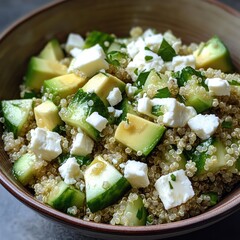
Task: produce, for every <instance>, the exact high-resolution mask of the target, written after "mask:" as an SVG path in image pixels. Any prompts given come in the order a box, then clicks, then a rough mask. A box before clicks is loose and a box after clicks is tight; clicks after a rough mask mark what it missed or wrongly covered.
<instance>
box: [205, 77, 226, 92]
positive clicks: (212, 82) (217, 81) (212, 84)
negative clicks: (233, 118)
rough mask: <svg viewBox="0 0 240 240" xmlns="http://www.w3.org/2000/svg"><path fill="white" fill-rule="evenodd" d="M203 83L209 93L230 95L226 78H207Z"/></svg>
mask: <svg viewBox="0 0 240 240" xmlns="http://www.w3.org/2000/svg"><path fill="white" fill-rule="evenodd" d="M205 83H206V84H207V86H208V89H209V92H210V94H212V95H214V96H230V85H229V83H228V81H227V80H224V79H221V78H207V79H206V80H205Z"/></svg>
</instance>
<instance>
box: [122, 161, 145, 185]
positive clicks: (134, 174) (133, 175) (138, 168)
mask: <svg viewBox="0 0 240 240" xmlns="http://www.w3.org/2000/svg"><path fill="white" fill-rule="evenodd" d="M124 177H125V178H126V179H127V180H128V181H129V183H130V184H131V185H132V187H134V188H145V187H147V186H148V185H149V179H148V166H147V164H146V163H142V162H138V161H135V160H128V161H127V162H126V165H125V168H124Z"/></svg>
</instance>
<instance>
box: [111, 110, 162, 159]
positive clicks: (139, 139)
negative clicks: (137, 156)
mask: <svg viewBox="0 0 240 240" xmlns="http://www.w3.org/2000/svg"><path fill="white" fill-rule="evenodd" d="M165 130H166V128H165V127H164V126H161V125H157V124H155V123H153V122H150V121H148V120H145V119H143V118H141V117H138V116H136V115H133V114H129V113H128V114H127V119H126V121H122V122H121V123H120V124H119V125H118V127H117V129H116V132H115V138H116V140H117V141H119V142H121V143H122V144H124V145H126V146H128V147H130V148H132V149H133V150H135V151H136V152H138V151H140V152H141V153H142V154H143V155H144V156H147V155H148V154H149V153H150V152H151V151H152V150H153V148H154V147H155V146H156V145H157V143H158V142H159V140H160V139H161V137H162V136H163V133H164V132H165Z"/></svg>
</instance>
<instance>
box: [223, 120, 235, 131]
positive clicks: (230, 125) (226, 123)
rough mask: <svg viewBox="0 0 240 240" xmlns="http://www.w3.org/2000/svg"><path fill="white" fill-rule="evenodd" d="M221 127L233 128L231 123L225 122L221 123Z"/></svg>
mask: <svg viewBox="0 0 240 240" xmlns="http://www.w3.org/2000/svg"><path fill="white" fill-rule="evenodd" d="M222 127H223V128H229V129H230V128H232V127H233V126H232V122H227V121H223V122H222Z"/></svg>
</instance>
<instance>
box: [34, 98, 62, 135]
mask: <svg viewBox="0 0 240 240" xmlns="http://www.w3.org/2000/svg"><path fill="white" fill-rule="evenodd" d="M34 115H35V119H36V122H37V126H38V127H40V128H46V129H48V130H49V131H52V130H53V129H54V128H56V127H57V126H59V125H62V123H63V122H62V120H61V118H60V116H59V115H58V107H57V106H56V105H55V104H54V103H53V102H51V101H49V100H47V101H45V102H43V103H41V104H40V105H38V106H37V107H35V108H34Z"/></svg>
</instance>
